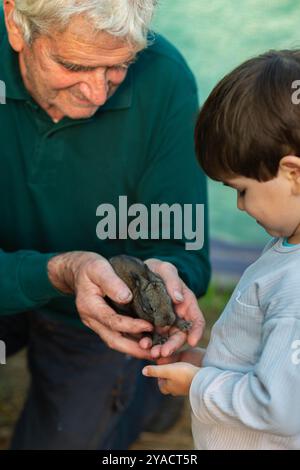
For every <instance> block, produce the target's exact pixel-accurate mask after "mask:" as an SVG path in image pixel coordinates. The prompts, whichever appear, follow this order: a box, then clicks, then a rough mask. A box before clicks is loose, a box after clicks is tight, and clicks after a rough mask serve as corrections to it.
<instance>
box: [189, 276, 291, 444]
mask: <svg viewBox="0 0 300 470" xmlns="http://www.w3.org/2000/svg"><path fill="white" fill-rule="evenodd" d="M296 278H297V276H296ZM295 281H297V279H296V280H295V279H294V282H289V281H286V288H285V289H283V290H282V289H280V290H279V291H278V292H279V293H277V295H274V296H273V298H272V301H271V303H270V305H269V311H268V312H267V315H266V320H265V322H264V324H263V330H262V353H261V356H260V358H259V360H258V362H257V363H256V365H255V367H254V368H253V370H251V371H250V372H247V373H241V372H237V371H234V370H220V369H218V368H215V367H204V368H202V369H201V370H200V371H199V372H198V374H197V375H196V376H195V378H194V380H193V382H192V386H191V389H190V401H191V406H192V409H193V412H194V414H195V416H196V417H197V418H198V419H199V420H200V421H201V422H203V423H210V424H216V423H218V424H224V425H230V426H235V425H238V424H240V423H242V424H243V425H245V426H247V427H249V428H252V429H255V430H259V431H265V432H270V433H274V434H280V435H284V436H292V435H295V434H298V433H300V407H299V399H298V393H299V389H300V341H299V340H300V298H297V296H296V292H297V288H296V285H295V284H297V282H295ZM295 288H296V289H295ZM294 289H295V290H294ZM298 297H299V296H298ZM237 334H238V333H237Z"/></svg>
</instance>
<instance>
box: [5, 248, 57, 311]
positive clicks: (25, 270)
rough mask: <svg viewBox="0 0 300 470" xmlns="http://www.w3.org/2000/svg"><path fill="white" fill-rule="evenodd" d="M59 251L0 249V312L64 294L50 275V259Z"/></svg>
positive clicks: (39, 302)
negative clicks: (53, 282) (10, 251)
mask: <svg viewBox="0 0 300 470" xmlns="http://www.w3.org/2000/svg"><path fill="white" fill-rule="evenodd" d="M56 254H57V253H52V254H44V253H39V252H36V251H27V250H21V251H17V252H14V253H6V252H4V251H3V250H0V315H9V314H14V313H20V312H24V311H28V310H30V309H33V308H36V307H39V306H41V305H44V304H46V303H47V302H49V301H50V300H52V299H54V298H58V297H65V294H63V293H62V292H59V291H58V290H57V289H55V287H53V285H52V284H51V282H50V280H49V278H48V272H47V265H48V261H49V260H50V258H52V257H53V256H55V255H56Z"/></svg>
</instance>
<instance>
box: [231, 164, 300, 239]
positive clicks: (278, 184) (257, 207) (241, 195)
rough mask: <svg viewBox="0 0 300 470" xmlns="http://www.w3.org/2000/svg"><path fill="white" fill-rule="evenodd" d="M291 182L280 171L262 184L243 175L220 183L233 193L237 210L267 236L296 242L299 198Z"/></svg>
mask: <svg viewBox="0 0 300 470" xmlns="http://www.w3.org/2000/svg"><path fill="white" fill-rule="evenodd" d="M293 183H294V181H293V179H289V178H287V177H286V173H284V172H282V171H281V170H279V172H278V176H277V177H276V178H274V179H272V180H270V181H266V182H259V181H257V180H254V179H252V178H246V177H244V176H241V177H236V178H232V179H227V180H226V181H225V182H224V184H225V185H227V186H231V187H233V188H234V189H236V190H237V206H238V208H239V209H240V210H242V211H246V212H247V213H248V214H249V215H250V216H251V217H253V218H254V219H255V220H256V222H257V223H258V224H260V225H261V226H262V227H263V228H264V229H265V230H266V231H267V232H268V233H269V234H270V235H272V236H273V237H287V238H288V239H289V241H290V242H291V243H300V195H299V194H298V191H295V190H294V189H295V188H294V184H293Z"/></svg>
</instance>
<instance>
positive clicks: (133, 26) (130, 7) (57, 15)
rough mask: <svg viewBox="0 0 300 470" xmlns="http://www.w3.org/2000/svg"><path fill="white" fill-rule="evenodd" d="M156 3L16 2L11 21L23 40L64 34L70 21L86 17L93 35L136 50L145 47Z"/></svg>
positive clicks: (152, 0)
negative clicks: (102, 35) (105, 35)
mask: <svg viewBox="0 0 300 470" xmlns="http://www.w3.org/2000/svg"><path fill="white" fill-rule="evenodd" d="M157 2H158V0H15V10H14V12H13V19H14V21H15V23H16V24H17V25H18V26H19V27H20V29H21V31H22V33H23V35H24V40H25V41H26V42H27V43H28V44H30V43H31V42H32V41H33V39H34V37H35V36H37V35H40V34H49V33H50V32H51V30H53V28H55V30H59V31H63V30H64V29H65V28H66V27H67V25H68V23H69V22H70V20H71V18H72V17H73V16H76V15H82V14H83V15H86V17H87V18H88V19H89V20H91V24H92V27H93V28H94V32H99V31H105V32H107V33H109V34H111V35H113V36H118V37H120V38H122V39H124V40H127V41H128V42H129V43H130V44H132V45H134V46H135V47H138V48H141V49H143V48H144V47H146V46H147V33H148V31H149V28H150V22H151V20H152V17H153V13H154V8H155V6H156V4H157Z"/></svg>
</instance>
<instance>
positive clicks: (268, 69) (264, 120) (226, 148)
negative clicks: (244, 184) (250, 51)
mask: <svg viewBox="0 0 300 470" xmlns="http://www.w3.org/2000/svg"><path fill="white" fill-rule="evenodd" d="M296 80H300V50H294V51H292V50H290V51H289V50H285V51H269V52H267V53H265V54H262V55H260V56H259V57H256V58H253V59H250V60H248V61H246V62H244V63H243V64H242V65H240V66H239V67H237V68H236V69H235V70H233V72H231V73H230V74H228V75H227V76H226V77H225V78H223V80H221V82H220V83H219V84H218V85H217V86H216V87H215V88H214V90H213V91H212V92H211V94H210V96H209V97H208V99H207V101H206V102H205V104H204V106H203V108H202V109H201V112H200V115H199V117H198V121H197V125H196V130H195V141H196V152H197V157H198V160H199V162H200V164H201V166H202V168H203V169H204V171H205V172H206V173H207V175H208V176H210V177H211V178H212V179H215V180H224V179H225V178H229V177H235V176H245V177H248V178H253V179H256V180H258V181H268V180H270V179H272V178H274V177H275V176H276V175H277V172H278V167H279V162H280V160H281V158H282V157H284V156H285V155H295V156H299V157H300V104H299V105H297V104H293V102H292V95H293V93H295V91H297V90H295V89H294V88H292V84H293V82H294V81H296ZM299 85H300V82H299V83H298V87H299ZM298 95H299V92H298ZM299 97H300V95H299Z"/></svg>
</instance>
